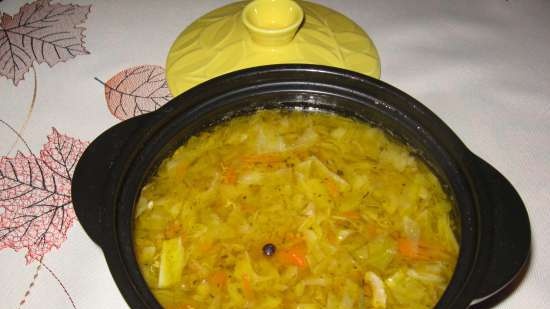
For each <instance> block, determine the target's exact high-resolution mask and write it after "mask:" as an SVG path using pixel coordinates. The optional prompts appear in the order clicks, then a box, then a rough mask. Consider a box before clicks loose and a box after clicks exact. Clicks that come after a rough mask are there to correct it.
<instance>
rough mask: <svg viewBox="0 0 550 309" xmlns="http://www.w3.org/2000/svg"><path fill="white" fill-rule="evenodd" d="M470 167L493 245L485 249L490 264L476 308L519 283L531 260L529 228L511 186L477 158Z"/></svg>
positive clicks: (517, 195)
mask: <svg viewBox="0 0 550 309" xmlns="http://www.w3.org/2000/svg"><path fill="white" fill-rule="evenodd" d="M472 167H473V171H474V177H475V180H474V181H475V183H476V185H477V186H478V190H480V191H481V190H482V191H484V192H485V193H486V194H484V196H487V199H485V200H483V201H482V203H481V206H482V207H487V208H489V209H490V210H489V213H490V214H491V215H492V227H491V231H492V243H491V244H490V247H487V248H485V249H486V250H490V251H489V263H488V267H487V268H486V269H485V271H486V275H485V276H484V278H483V280H482V281H481V282H480V284H479V288H478V289H477V293H476V296H475V300H474V302H473V303H472V304H475V303H480V302H484V301H485V300H488V299H489V298H497V295H496V294H497V293H499V292H500V291H502V290H503V289H504V288H505V287H507V286H508V285H510V284H511V283H513V282H515V281H516V280H517V279H521V276H520V275H521V274H522V270H524V267H525V266H526V265H527V264H528V260H529V256H530V250H531V228H530V223H529V216H528V214H527V210H526V209H525V205H524V204H523V202H522V200H521V198H520V196H519V194H518V193H517V191H516V190H515V189H514V187H513V186H512V184H511V183H510V182H509V181H508V180H507V179H506V178H505V177H504V176H503V175H502V174H501V173H500V172H498V171H497V170H496V169H495V168H494V167H492V166H491V165H490V164H488V163H487V162H485V161H484V160H482V159H480V158H478V157H475V159H474V160H473V162H472ZM482 246H486V245H485V244H482ZM503 292H504V291H503Z"/></svg>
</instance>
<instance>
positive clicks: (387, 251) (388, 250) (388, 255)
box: [365, 237, 397, 272]
mask: <svg viewBox="0 0 550 309" xmlns="http://www.w3.org/2000/svg"><path fill="white" fill-rule="evenodd" d="M367 250H368V256H367V258H366V260H365V262H366V264H367V265H368V266H370V267H372V268H374V269H376V270H378V271H381V272H384V271H385V270H386V268H387V267H388V265H390V263H391V262H392V261H393V258H394V257H395V254H396V252H397V249H396V244H395V241H394V240H392V239H391V238H389V237H378V238H376V239H374V240H373V241H371V242H369V243H368V244H367Z"/></svg>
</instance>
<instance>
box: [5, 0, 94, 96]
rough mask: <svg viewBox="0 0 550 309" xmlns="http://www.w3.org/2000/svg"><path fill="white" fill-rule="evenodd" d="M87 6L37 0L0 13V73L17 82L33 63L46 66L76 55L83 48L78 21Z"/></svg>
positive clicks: (84, 15) (81, 52)
mask: <svg viewBox="0 0 550 309" xmlns="http://www.w3.org/2000/svg"><path fill="white" fill-rule="evenodd" d="M89 12H90V6H79V5H72V4H67V5H66V4H59V3H57V4H51V3H50V0H38V1H35V2H33V3H31V4H25V5H24V6H22V7H21V9H20V10H19V13H17V14H15V15H14V16H10V15H7V14H3V15H2V18H1V20H0V75H2V76H5V77H6V78H8V79H11V80H12V81H13V84H14V85H16V86H17V84H18V83H19V82H20V81H21V80H23V78H24V75H25V73H27V72H28V71H29V68H30V67H31V66H32V64H33V62H34V61H36V62H38V63H43V62H46V63H47V64H48V65H49V66H50V67H52V66H54V65H55V64H57V63H59V62H65V61H67V60H69V59H72V58H75V57H76V56H78V55H84V54H88V51H87V50H86V48H84V41H83V39H84V35H83V32H84V28H82V27H76V26H77V25H79V24H82V23H83V22H84V21H85V20H86V17H87V15H88V13H89Z"/></svg>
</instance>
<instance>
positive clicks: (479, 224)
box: [72, 65, 531, 309]
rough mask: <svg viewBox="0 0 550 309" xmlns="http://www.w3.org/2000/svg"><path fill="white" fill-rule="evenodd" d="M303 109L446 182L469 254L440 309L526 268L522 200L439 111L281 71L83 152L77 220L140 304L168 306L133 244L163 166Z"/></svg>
mask: <svg viewBox="0 0 550 309" xmlns="http://www.w3.org/2000/svg"><path fill="white" fill-rule="evenodd" d="M296 107H299V108H302V109H304V110H321V111H328V112H332V113H337V114H340V115H344V116H347V117H352V118H356V119H359V120H363V121H367V122H369V123H372V124H374V125H376V126H379V127H381V128H383V129H384V130H387V131H389V132H390V133H391V134H392V135H394V136H396V137H398V138H400V139H402V140H403V141H404V142H406V143H408V144H409V145H410V146H412V147H413V148H415V149H416V150H417V151H418V152H419V154H420V155H421V156H422V157H423V158H424V159H425V160H426V162H427V163H428V164H429V165H430V166H431V167H432V168H433V170H434V172H435V173H436V174H437V175H438V177H439V178H440V180H441V181H442V182H443V184H444V186H445V188H446V189H447V191H448V194H449V195H450V196H451V198H452V200H453V201H454V204H455V214H456V218H457V221H458V222H459V226H460V228H459V232H458V234H459V235H457V237H458V238H459V240H460V255H459V258H458V263H457V266H456V270H455V272H454V275H453V277H452V280H451V282H450V284H449V286H448V288H447V289H446V291H445V293H444V295H443V296H442V298H441V299H440V301H439V303H438V304H437V306H436V308H438V309H441V308H453V309H459V308H460V309H462V308H468V307H469V306H470V305H471V304H473V303H476V302H480V301H483V300H485V299H488V298H490V297H491V296H493V295H494V294H495V293H497V292H498V291H499V290H501V289H503V288H504V287H505V286H507V285H508V284H509V283H510V282H512V281H513V280H514V278H515V277H516V276H517V274H518V273H520V272H521V270H522V269H523V268H524V266H525V265H526V263H527V260H528V257H529V252H530V238H531V234H530V226H529V219H528V215H527V212H526V210H525V207H524V205H523V203H522V201H521V199H520V197H519V195H518V194H517V192H516V191H515V190H514V188H513V187H512V185H511V184H510V183H509V182H508V181H507V180H506V179H505V178H504V177H503V176H502V175H501V174H500V173H499V172H498V171H496V170H495V169H494V168H493V167H491V166H490V165H489V164H487V163H486V162H485V161H483V160H482V159H480V158H478V157H477V156H476V155H474V154H473V153H471V152H470V151H469V150H468V149H467V148H466V147H465V146H464V144H463V143H462V142H461V141H460V139H459V138H458V137H457V136H456V135H455V134H454V133H453V132H452V131H451V130H450V129H449V127H447V126H446V125H445V124H444V123H443V122H442V121H441V120H440V119H439V118H438V117H437V116H436V115H434V114H433V113H432V112H431V111H430V110H429V109H427V108H426V107H425V106H424V105H422V104H420V103H419V102H417V101H416V100H415V99H413V98H412V97H410V96H408V95H407V94H405V93H403V92H402V91H400V90H398V89H396V88H394V87H392V86H390V85H388V84H386V83H384V82H381V81H379V80H376V79H372V78H369V77H367V76H364V75H361V74H358V73H354V72H350V71H345V70H340V69H335V68H329V67H322V66H312V65H274V66H266V67H257V68H252V69H247V70H243V71H238V72H234V73H230V74H228V75H225V76H221V77H218V78H215V79H213V80H210V81H208V82H206V83H204V84H201V85H199V86H197V87H195V88H193V89H191V90H189V91H187V92H185V93H183V94H182V95H180V96H178V97H177V98H175V99H173V100H172V101H171V102H169V103H168V104H166V105H165V106H163V107H162V108H160V109H159V110H157V111H155V112H152V113H150V114H147V115H144V116H140V117H136V118H133V119H130V120H127V121H124V122H122V123H120V124H118V125H116V126H114V127H112V128H110V129H109V130H107V131H106V132H104V133H103V134H101V135H100V136H99V137H98V138H97V139H96V140H94V141H93V142H92V143H91V144H90V146H88V148H87V149H86V151H85V152H84V154H83V155H82V158H81V159H80V161H79V162H78V165H77V167H76V170H75V173H74V177H73V184H72V196H73V204H74V207H75V210H76V214H77V216H78V219H79V220H80V223H81V224H82V226H83V227H84V229H85V230H86V232H87V233H88V235H89V236H90V237H91V238H92V239H93V240H94V241H95V242H96V243H97V244H98V245H99V246H101V248H102V249H103V252H104V254H105V257H106V259H107V263H108V264H109V268H110V270H111V273H112V275H113V277H114V279H115V281H116V284H117V285H118V287H119V289H120V291H121V293H122V295H123V296H124V298H125V299H126V301H127V302H128V304H129V305H130V306H131V307H132V308H160V305H159V304H158V302H157V301H156V300H155V298H154V297H153V295H152V294H151V292H150V291H149V289H148V288H147V285H146V283H145V281H144V279H143V278H142V276H141V274H140V272H139V269H138V265H137V262H136V259H135V257H134V251H133V246H132V224H133V217H134V216H133V212H134V206H135V204H136V200H137V199H138V196H139V194H140V190H141V188H142V186H143V185H144V183H145V182H146V181H147V179H148V177H150V176H151V174H153V173H154V172H155V170H156V168H157V166H158V165H159V163H160V162H161V161H162V160H163V159H164V158H166V157H167V156H168V155H169V154H171V152H172V151H173V150H175V148H177V147H178V146H180V145H181V144H182V143H184V142H185V141H186V140H187V139H188V138H189V137H190V136H192V135H195V134H197V133H198V132H200V131H202V130H205V129H207V128H209V127H211V126H213V125H216V124H218V123H220V122H223V121H226V120H227V119H229V118H231V117H234V116H237V115H242V114H246V113H251V112H253V111H255V110H257V109H287V108H296ZM481 134H483V133H481Z"/></svg>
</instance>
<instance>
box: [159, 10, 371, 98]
mask: <svg viewBox="0 0 550 309" xmlns="http://www.w3.org/2000/svg"><path fill="white" fill-rule="evenodd" d="M280 63H307V64H323V65H328V66H333V67H340V68H345V69H348V70H353V71H356V72H360V73H363V74H365V75H369V76H372V77H375V78H378V77H380V61H379V58H378V52H377V51H376V48H375V46H374V44H373V43H372V41H371V39H370V38H369V36H368V35H367V34H366V33H365V32H364V31H363V30H362V29H361V28H360V27H359V26H358V25H357V24H355V23H354V22H353V21H352V20H350V19H349V18H347V17H345V16H344V15H342V14H340V13H338V12H336V11H334V10H331V9H329V8H327V7H324V6H321V5H318V4H315V3H311V2H306V1H290V0H255V1H252V2H249V1H243V2H236V3H232V4H229V5H226V6H224V7H221V8H218V9H216V10H214V11H212V12H210V13H208V14H206V15H204V16H202V17H200V18H199V19H197V20H196V21H195V22H193V23H192V24H191V25H190V26H189V27H187V28H186V29H185V30H184V31H183V32H182V33H181V34H180V35H179V37H178V38H177V39H176V41H175V42H174V44H173V45H172V47H171V49H170V52H169V54H168V58H167V63H166V78H167V82H168V87H169V88H170V91H171V92H172V94H173V95H174V96H176V95H178V94H180V93H182V92H184V91H185V90H187V89H189V88H191V87H193V86H196V85H198V84H200V83H202V82H204V81H206V80H209V79H211V78H213V77H216V76H219V75H222V74H225V73H228V72H232V71H236V70H239V69H244V68H249V67H254V66H260V65H267V64H280Z"/></svg>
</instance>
